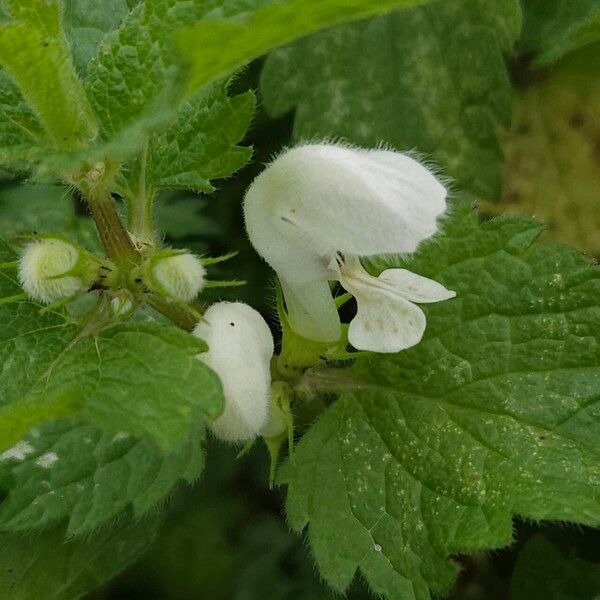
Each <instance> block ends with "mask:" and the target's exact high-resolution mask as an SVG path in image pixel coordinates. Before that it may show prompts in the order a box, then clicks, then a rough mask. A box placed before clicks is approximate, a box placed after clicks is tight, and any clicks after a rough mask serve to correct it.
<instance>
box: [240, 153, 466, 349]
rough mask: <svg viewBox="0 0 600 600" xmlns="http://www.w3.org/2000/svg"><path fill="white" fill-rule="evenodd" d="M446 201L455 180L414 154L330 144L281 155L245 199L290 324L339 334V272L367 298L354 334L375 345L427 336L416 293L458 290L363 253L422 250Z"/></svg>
mask: <svg viewBox="0 0 600 600" xmlns="http://www.w3.org/2000/svg"><path fill="white" fill-rule="evenodd" d="M445 209H446V189H445V188H444V186H443V185H442V184H441V183H440V182H439V181H438V180H437V179H436V178H435V177H434V176H433V174H432V173H431V172H430V171H429V170H428V169H427V168H425V167H424V166H423V165H421V164H420V163H419V162H417V161H416V160H414V159H412V158H411V157H409V156H406V155H404V154H400V153H398V152H392V151H388V150H363V149H359V148H348V147H342V146H335V145H329V144H309V145H305V146H299V147H297V148H293V149H291V150H288V151H287V152H284V153H283V154H281V155H280V156H279V157H278V158H277V159H275V161H273V163H271V164H270V165H269V166H268V167H267V168H266V169H265V171H264V172H263V173H262V174H261V175H259V176H258V177H257V178H256V179H255V180H254V182H253V183H252V185H251V186H250V188H249V189H248V193H247V195H246V199H245V203H244V213H245V218H246V228H247V230H248V235H249V237H250V241H251V242H252V244H253V245H254V247H255V248H256V250H257V251H258V252H259V253H260V254H261V255H262V256H263V258H264V259H265V260H266V261H267V262H268V263H269V264H270V265H271V266H272V267H273V268H274V269H275V271H276V272H277V274H278V276H279V279H280V281H281V287H282V289H283V293H284V297H285V301H286V305H287V310H288V314H289V322H290V325H291V327H292V328H293V329H294V330H296V331H297V332H298V333H299V334H300V335H303V336H304V337H307V338H310V339H315V340H319V341H333V340H338V339H339V338H340V336H341V326H340V320H339V316H338V313H337V310H336V307H335V304H334V302H333V299H332V297H331V291H330V287H329V281H339V282H340V283H341V284H342V285H343V286H344V288H346V290H348V291H349V292H351V293H352V294H354V295H355V296H356V298H357V301H358V313H357V316H356V318H355V319H354V321H353V322H352V323H351V324H350V329H349V340H350V342H351V343H352V345H353V346H355V347H356V348H358V349H362V350H372V351H376V352H397V351H399V350H402V349H404V348H408V347H410V346H412V345H414V344H416V343H418V341H419V340H420V339H421V337H422V335H423V331H424V329H425V315H424V313H423V312H422V311H421V309H420V308H418V307H417V306H415V305H413V304H411V303H410V300H411V299H416V300H415V301H417V302H437V301H440V300H443V299H447V298H451V297H453V296H454V293H453V292H450V291H448V290H446V289H445V288H444V287H443V286H441V285H439V284H436V283H435V282H431V281H430V280H426V279H425V278H424V277H420V276H417V275H413V277H412V278H410V277H408V276H402V275H400V276H398V277H396V276H395V274H393V273H391V272H392V271H396V269H389V270H388V271H386V272H385V274H386V277H385V278H384V277H383V274H382V275H381V276H380V277H372V276H371V275H369V274H368V273H367V272H366V271H365V270H364V268H363V267H362V265H361V263H360V260H359V257H361V256H365V257H366V256H373V255H378V254H389V253H405V252H414V251H415V250H416V249H417V247H418V245H419V244H420V243H421V242H422V241H423V240H425V239H427V238H429V237H431V236H432V235H433V234H434V233H435V232H436V231H437V218H438V217H439V216H440V215H441V214H442V213H443V212H444V211H445ZM404 273H406V271H404ZM407 286H408V287H407ZM415 286H416V287H417V288H419V289H420V288H421V286H425V288H426V290H427V292H431V293H423V294H420V293H419V291H418V290H415V289H413V288H414V287H415ZM409 288H410V289H409ZM434 288H435V289H434Z"/></svg>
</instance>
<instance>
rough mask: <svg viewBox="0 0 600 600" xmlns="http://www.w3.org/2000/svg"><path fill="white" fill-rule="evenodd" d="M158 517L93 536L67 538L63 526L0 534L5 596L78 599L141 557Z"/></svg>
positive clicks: (0, 583)
mask: <svg viewBox="0 0 600 600" xmlns="http://www.w3.org/2000/svg"><path fill="white" fill-rule="evenodd" d="M159 523H160V519H159V518H157V517H152V518H149V519H146V520H144V521H138V522H128V523H125V524H123V523H121V524H119V525H116V526H113V527H110V528H107V529H103V530H102V531H100V532H99V533H98V534H96V535H95V536H94V537H92V538H89V539H82V540H75V541H69V542H65V540H64V532H63V531H62V530H60V529H55V530H53V531H49V532H47V533H44V534H42V535H30V536H24V535H20V534H1V535H0V593H1V595H2V598H3V600H33V599H34V598H44V600H77V599H78V598H81V597H82V596H84V595H85V594H87V593H88V592H90V591H92V590H94V589H96V588H97V587H100V586H101V585H103V584H104V583H106V582H107V581H108V580H110V579H112V578H113V577H114V576H115V575H117V574H118V573H119V572H120V571H122V570H123V569H125V568H126V567H128V566H129V565H130V564H131V563H133V562H134V561H135V560H136V559H137V558H139V557H140V556H141V555H142V554H143V553H144V551H145V550H146V548H147V547H148V545H149V544H151V543H152V540H153V539H154V537H155V535H156V531H157V529H158V525H159Z"/></svg>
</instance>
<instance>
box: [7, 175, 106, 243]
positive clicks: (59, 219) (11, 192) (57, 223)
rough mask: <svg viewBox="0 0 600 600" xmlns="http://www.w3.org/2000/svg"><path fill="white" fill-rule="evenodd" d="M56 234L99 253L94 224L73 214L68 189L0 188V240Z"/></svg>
mask: <svg viewBox="0 0 600 600" xmlns="http://www.w3.org/2000/svg"><path fill="white" fill-rule="evenodd" d="M33 231H37V232H38V233H58V234H61V235H64V236H66V237H68V238H70V239H72V240H73V241H75V242H78V243H79V244H81V245H82V246H84V247H86V248H87V249H88V250H92V251H100V250H101V245H100V241H99V239H98V233H97V231H96V227H95V225H94V222H93V221H92V220H91V219H90V218H88V217H87V216H86V217H81V216H79V215H77V214H76V213H75V201H74V198H73V194H72V192H71V191H70V190H69V188H67V187H64V186H59V185H23V184H14V185H5V186H3V187H2V188H0V238H5V239H10V238H13V237H14V236H17V235H22V234H25V235H27V234H31V233H32V232H33Z"/></svg>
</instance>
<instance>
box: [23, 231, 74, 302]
mask: <svg viewBox="0 0 600 600" xmlns="http://www.w3.org/2000/svg"><path fill="white" fill-rule="evenodd" d="M78 259H79V250H78V248H77V247H76V246H74V245H73V244H70V243H69V242H66V241H64V240H61V239H59V238H43V239H40V240H34V241H32V242H30V243H29V244H27V246H26V247H25V251H24V252H23V255H22V256H21V260H20V261H19V272H18V276H19V282H20V284H21V287H22V288H23V291H24V292H25V294H27V296H29V298H31V299H33V300H37V301H38V302H42V303H44V304H50V303H52V302H55V301H57V300H60V299H62V298H67V297H69V296H71V295H73V294H75V293H76V292H77V291H78V290H79V289H80V288H81V286H82V282H81V279H80V278H79V277H74V276H70V275H65V276H64V277H61V275H63V274H65V273H67V272H68V271H70V270H71V269H73V267H74V266H75V265H76V263H77V261H78Z"/></svg>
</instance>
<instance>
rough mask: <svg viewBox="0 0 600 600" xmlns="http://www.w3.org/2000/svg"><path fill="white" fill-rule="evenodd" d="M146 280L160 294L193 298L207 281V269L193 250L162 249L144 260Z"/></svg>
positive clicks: (185, 300)
mask: <svg viewBox="0 0 600 600" xmlns="http://www.w3.org/2000/svg"><path fill="white" fill-rule="evenodd" d="M143 269H144V281H145V282H146V284H147V285H148V287H149V288H150V289H152V290H154V291H155V292H157V293H158V294H160V295H162V296H165V297H167V298H171V299H173V300H178V301H180V302H191V301H192V300H194V298H196V296H197V295H198V294H199V293H200V292H201V291H202V289H203V288H204V285H205V283H206V279H205V277H206V270H205V268H204V265H203V264H202V263H201V262H200V259H199V258H198V257H196V256H194V255H193V254H191V253H190V252H182V251H177V250H161V251H159V252H156V253H155V254H153V255H152V256H151V257H150V258H149V259H148V260H147V261H146V263H145V265H144V267H143Z"/></svg>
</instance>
